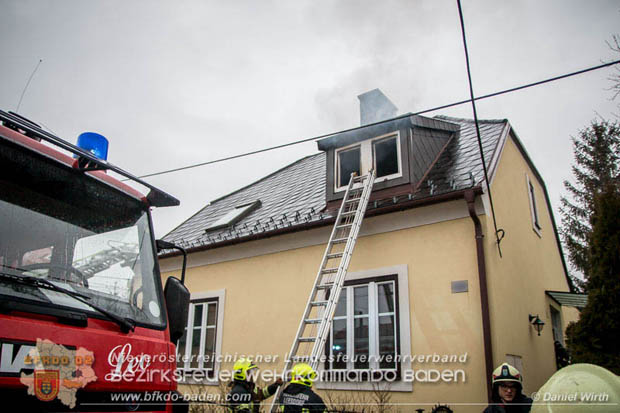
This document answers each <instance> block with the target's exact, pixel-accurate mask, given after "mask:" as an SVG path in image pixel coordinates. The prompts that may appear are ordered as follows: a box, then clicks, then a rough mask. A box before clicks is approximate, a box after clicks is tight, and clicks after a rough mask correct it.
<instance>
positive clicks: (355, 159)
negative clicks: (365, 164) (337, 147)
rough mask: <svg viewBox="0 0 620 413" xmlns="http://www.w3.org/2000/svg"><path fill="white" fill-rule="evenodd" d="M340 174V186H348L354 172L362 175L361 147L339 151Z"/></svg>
mask: <svg viewBox="0 0 620 413" xmlns="http://www.w3.org/2000/svg"><path fill="white" fill-rule="evenodd" d="M338 166H339V171H340V176H339V177H338V186H346V185H348V184H349V179H350V178H351V174H352V173H353V172H357V174H358V175H360V147H359V146H358V147H355V148H352V149H349V150H346V151H342V152H339V153H338Z"/></svg>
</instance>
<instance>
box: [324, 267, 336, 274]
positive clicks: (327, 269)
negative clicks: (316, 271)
mask: <svg viewBox="0 0 620 413" xmlns="http://www.w3.org/2000/svg"><path fill="white" fill-rule="evenodd" d="M337 272H338V268H325V269H323V270H321V273H322V274H336V273H337Z"/></svg>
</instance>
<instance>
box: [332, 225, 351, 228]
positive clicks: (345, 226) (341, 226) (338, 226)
mask: <svg viewBox="0 0 620 413" xmlns="http://www.w3.org/2000/svg"><path fill="white" fill-rule="evenodd" d="M352 226H353V224H341V225H337V226H336V228H349V227H352Z"/></svg>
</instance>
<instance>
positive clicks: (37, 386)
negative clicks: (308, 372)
mask: <svg viewBox="0 0 620 413" xmlns="http://www.w3.org/2000/svg"><path fill="white" fill-rule="evenodd" d="M59 378H60V376H59V374H58V370H35V372H34V394H35V396H37V399H39V400H41V401H44V402H49V401H51V400H54V399H55V398H56V396H57V395H58V389H59V381H60V380H59Z"/></svg>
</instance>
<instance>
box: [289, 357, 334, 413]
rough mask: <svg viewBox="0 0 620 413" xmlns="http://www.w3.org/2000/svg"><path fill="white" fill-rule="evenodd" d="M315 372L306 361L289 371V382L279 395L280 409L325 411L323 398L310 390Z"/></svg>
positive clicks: (304, 412)
mask: <svg viewBox="0 0 620 413" xmlns="http://www.w3.org/2000/svg"><path fill="white" fill-rule="evenodd" d="M316 376H317V375H316V372H315V371H314V369H313V368H312V367H310V366H309V365H308V364H306V363H298V364H296V365H295V366H293V370H292V371H291V383H290V384H289V385H288V386H286V388H285V389H284V390H283V391H282V395H281V396H280V400H279V403H280V410H281V411H282V412H283V413H325V412H327V408H326V407H325V403H323V399H321V398H320V397H319V395H318V394H316V393H315V392H313V391H312V383H313V382H314V380H316Z"/></svg>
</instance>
